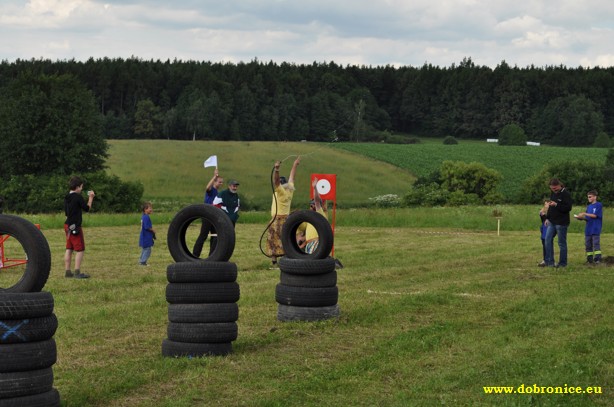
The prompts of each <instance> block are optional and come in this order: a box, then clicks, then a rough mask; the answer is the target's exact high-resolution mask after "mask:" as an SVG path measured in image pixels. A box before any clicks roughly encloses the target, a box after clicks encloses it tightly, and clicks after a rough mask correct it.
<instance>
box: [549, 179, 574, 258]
mask: <svg viewBox="0 0 614 407" xmlns="http://www.w3.org/2000/svg"><path fill="white" fill-rule="evenodd" d="M549 185H550V190H551V191H552V194H551V195H550V200H549V201H547V202H546V204H547V205H548V213H547V215H546V226H547V229H546V260H545V261H546V266H548V267H566V266H567V228H568V227H569V212H571V207H572V204H573V201H572V199H571V194H570V193H569V191H567V189H566V188H565V186H564V185H563V184H562V183H561V181H560V180H558V179H557V178H552V179H551V180H550V183H549ZM555 234H556V236H557V241H558V244H559V262H558V263H557V264H556V265H555V263H554V235H555Z"/></svg>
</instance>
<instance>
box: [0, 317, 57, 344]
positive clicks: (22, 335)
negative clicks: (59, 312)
mask: <svg viewBox="0 0 614 407" xmlns="http://www.w3.org/2000/svg"><path fill="white" fill-rule="evenodd" d="M57 329H58V319H57V318H56V316H55V314H51V315H49V316H47V317H40V318H28V319H4V320H2V321H0V346H2V345H5V344H7V343H26V342H37V341H46V340H47V339H51V338H52V337H53V335H54V334H55V331H56V330H57Z"/></svg>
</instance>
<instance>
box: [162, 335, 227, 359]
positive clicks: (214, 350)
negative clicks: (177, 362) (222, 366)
mask: <svg viewBox="0 0 614 407" xmlns="http://www.w3.org/2000/svg"><path fill="white" fill-rule="evenodd" d="M230 352H232V343H231V342H221V343H191V342H177V341H171V340H170V339H164V340H163V341H162V356H167V357H188V358H192V357H194V358H198V357H202V356H225V355H228V354H229V353H230Z"/></svg>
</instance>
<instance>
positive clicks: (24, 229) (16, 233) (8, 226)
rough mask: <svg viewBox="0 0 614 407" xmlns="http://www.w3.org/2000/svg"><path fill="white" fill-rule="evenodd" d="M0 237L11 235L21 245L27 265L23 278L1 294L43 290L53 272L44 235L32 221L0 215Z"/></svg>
mask: <svg viewBox="0 0 614 407" xmlns="http://www.w3.org/2000/svg"><path fill="white" fill-rule="evenodd" d="M0 235H10V236H11V239H15V240H17V241H18V242H19V244H20V245H21V247H22V249H23V252H25V257H26V259H27V263H26V266H25V269H24V272H23V275H22V276H21V278H20V279H19V280H18V281H17V282H16V283H15V284H13V285H12V286H9V287H0V292H1V291H4V292H13V293H28V292H38V291H40V290H42V289H43V287H44V286H45V283H47V279H48V278H49V271H50V270H51V251H50V250H49V243H47V239H45V236H44V235H43V233H42V232H41V231H40V230H39V229H38V228H37V227H36V226H34V224H33V223H32V222H30V221H27V220H25V219H23V218H20V217H19V216H13V215H0Z"/></svg>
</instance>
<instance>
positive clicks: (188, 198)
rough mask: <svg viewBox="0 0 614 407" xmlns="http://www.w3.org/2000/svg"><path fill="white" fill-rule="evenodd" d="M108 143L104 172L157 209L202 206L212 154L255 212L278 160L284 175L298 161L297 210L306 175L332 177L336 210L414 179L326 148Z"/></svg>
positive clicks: (267, 201)
mask: <svg viewBox="0 0 614 407" xmlns="http://www.w3.org/2000/svg"><path fill="white" fill-rule="evenodd" d="M109 144H110V150H109V153H110V157H109V159H108V160H107V165H108V166H109V169H108V172H109V173H111V174H115V175H117V176H119V177H120V178H121V179H123V180H126V181H140V182H142V183H143V185H144V186H145V194H144V198H145V199H149V200H153V201H154V202H155V203H156V204H157V206H158V208H160V207H178V206H180V205H183V204H185V203H196V202H202V197H203V191H204V188H205V185H206V184H207V182H208V181H209V179H211V176H212V175H213V169H212V168H206V169H205V168H204V167H203V163H204V161H205V159H206V158H207V157H209V156H211V155H217V157H218V164H219V170H220V174H221V175H222V176H224V178H225V179H226V181H228V180H229V179H231V178H234V179H237V180H239V182H240V183H241V186H240V187H239V194H240V195H241V197H242V198H243V199H244V204H247V203H249V204H250V206H252V207H255V208H256V209H260V210H263V209H268V208H270V205H271V186H270V181H269V180H270V175H271V169H272V167H273V164H274V163H275V161H276V160H284V161H283V163H282V171H281V172H282V175H286V176H287V175H288V173H289V171H290V168H291V167H292V163H293V161H294V159H295V158H296V156H297V155H301V156H302V159H301V164H300V166H299V169H298V173H297V179H296V182H295V183H296V186H297V191H296V193H295V195H294V201H293V203H294V205H295V206H297V207H300V205H303V204H304V205H306V204H307V202H308V201H309V198H308V197H309V188H310V183H309V179H310V174H312V173H322V174H337V202H338V205H339V207H348V206H360V205H364V204H365V203H367V202H368V198H369V197H373V196H376V195H384V194H389V193H399V192H403V191H404V190H405V189H406V186H407V185H409V184H410V183H411V182H413V180H414V179H415V178H414V177H413V176H412V175H411V173H410V172H409V171H407V170H404V169H400V168H398V167H396V166H394V165H391V164H387V163H383V162H381V161H376V160H374V159H371V158H367V157H364V156H356V155H355V154H352V153H349V152H346V151H343V150H339V149H334V148H330V144H318V143H288V142H222V141H168V140H111V141H110V142H109ZM225 187H226V186H225ZM173 203H175V204H173Z"/></svg>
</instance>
